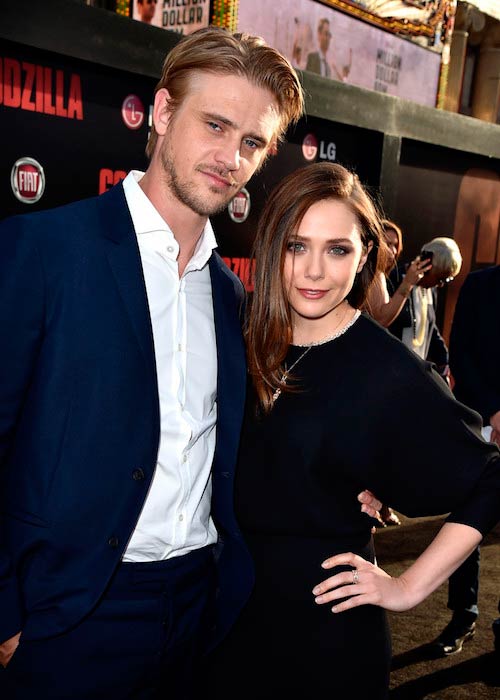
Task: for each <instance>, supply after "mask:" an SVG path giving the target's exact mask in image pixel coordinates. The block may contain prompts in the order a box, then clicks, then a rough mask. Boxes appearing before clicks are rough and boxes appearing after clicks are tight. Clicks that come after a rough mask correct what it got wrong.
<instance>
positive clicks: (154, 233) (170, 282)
mask: <svg viewBox="0 0 500 700" xmlns="http://www.w3.org/2000/svg"><path fill="white" fill-rule="evenodd" d="M142 175H143V173H140V172H138V171H132V172H131V173H129V175H128V176H127V177H126V178H125V180H124V182H123V188H124V190H125V197H126V199H127V204H128V207H129V210H130V214H131V216H132V221H133V223H134V228H135V232H136V235H137V241H138V244H139V251H140V255H141V262H142V268H143V271H144V279H145V282H146V291H147V297H148V304H149V312H150V316H151V323H152V327H153V338H154V349H155V358H156V374H157V379H158V393H159V398H160V428H161V434H160V445H159V449H158V461H157V464H156V469H155V473H154V477H153V480H152V483H151V487H150V490H149V493H148V495H147V498H146V501H145V502H144V506H143V509H142V512H141V515H140V517H139V520H138V522H137V525H136V527H135V530H134V532H133V534H132V537H131V539H130V542H129V543H128V546H127V549H126V551H125V554H124V557H123V559H124V561H135V562H139V561H157V560H161V559H169V558H171V557H174V556H179V555H181V554H185V553H187V552H190V551H192V550H194V549H198V548H200V547H204V546H205V545H208V544H211V543H213V542H215V541H216V539H217V532H216V529H215V525H214V523H213V521H212V519H211V517H210V501H211V492H212V485H211V466H212V460H213V455H214V450H215V423H216V418H217V404H216V398H217V396H216V388H217V349H216V339H215V325H214V312H213V305H212V285H211V280H210V271H209V267H208V260H209V258H210V256H211V254H212V250H213V248H215V247H216V245H217V243H216V241H215V236H214V233H213V230H212V227H211V225H210V222H207V224H206V226H205V228H204V230H203V233H202V235H201V237H200V240H199V241H198V244H197V246H196V249H195V252H194V254H193V257H192V258H191V260H190V261H189V263H188V265H187V266H186V269H185V270H184V273H183V275H182V277H181V278H179V269H178V265H177V257H178V254H179V244H178V243H177V241H176V240H175V238H174V235H173V233H172V231H171V230H170V228H169V226H168V224H167V223H166V222H165V221H164V220H163V219H162V217H161V216H160V214H159V213H158V211H157V210H156V209H155V207H154V206H153V204H152V203H151V202H150V200H149V199H148V197H147V196H146V195H145V194H144V192H143V191H142V189H141V188H140V186H139V185H138V182H139V180H140V179H141V177H142Z"/></svg>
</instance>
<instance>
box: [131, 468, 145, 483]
mask: <svg viewBox="0 0 500 700" xmlns="http://www.w3.org/2000/svg"><path fill="white" fill-rule="evenodd" d="M132 479H133V480H134V481H142V479H144V472H143V471H142V469H134V471H133V472H132Z"/></svg>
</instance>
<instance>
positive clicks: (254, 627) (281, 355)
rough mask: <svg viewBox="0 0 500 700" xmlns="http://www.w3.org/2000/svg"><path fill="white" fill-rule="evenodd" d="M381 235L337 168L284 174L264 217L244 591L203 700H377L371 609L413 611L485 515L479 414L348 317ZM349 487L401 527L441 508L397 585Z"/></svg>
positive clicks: (242, 510)
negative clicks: (209, 697)
mask: <svg viewBox="0 0 500 700" xmlns="http://www.w3.org/2000/svg"><path fill="white" fill-rule="evenodd" d="M380 236H381V231H380V224H379V222H378V218H377V214H376V211H375V209H374V206H373V204H372V202H371V200H370V199H369V198H368V197H367V195H366V193H365V192H364V190H363V188H362V187H361V185H360V183H359V180H358V179H357V177H356V176H355V175H352V174H351V173H349V172H348V171H346V170H345V169H344V168H342V167H341V166H339V165H333V164H327V163H323V164H317V165H312V166H309V167H307V168H304V169H302V170H300V171H297V172H295V173H293V174H292V175H290V176H288V177H287V178H285V179H284V180H283V181H282V182H281V183H280V184H279V185H278V187H277V188H276V189H275V190H274V192H273V193H272V194H271V196H270V197H269V200H268V202H267V204H266V207H265V209H264V212H263V215H262V218H261V222H260V225H259V229H258V233H257V238H256V264H257V268H256V280H255V293H254V299H253V304H252V309H251V312H250V318H249V321H248V327H247V332H246V338H247V344H248V362H249V371H250V376H251V382H250V386H249V391H248V402H247V412H246V419H245V424H244V429H243V433H242V438H241V446H240V457H239V466H238V470H237V475H236V484H235V508H236V513H237V517H238V519H239V523H240V526H241V529H242V531H243V535H244V538H245V541H246V543H247V545H248V547H249V550H250V553H251V554H252V557H253V560H254V563H255V573H256V579H255V588H254V591H253V594H252V596H251V599H250V600H249V602H248V605H247V606H246V608H245V609H244V611H243V613H242V615H241V618H240V620H239V621H238V623H237V624H236V626H235V628H234V629H233V630H232V632H231V633H230V634H229V635H228V637H227V639H226V641H225V643H224V644H223V645H222V646H221V647H220V649H219V651H218V653H217V656H216V657H215V658H214V661H213V667H212V670H213V672H214V673H215V680H216V688H215V692H216V694H217V696H218V697H223V698H226V697H227V698H229V697H233V698H234V697H238V698H251V697H253V698H271V697H272V698H280V699H281V698H286V699H287V700H288V699H290V698H304V697H322V696H321V695H318V696H317V695H316V693H324V694H325V695H324V697H335V698H337V697H339V698H340V697H343V696H342V695H341V693H348V694H349V695H348V696H349V697H363V696H365V694H366V697H370V698H371V700H374V699H377V700H379V699H382V698H386V696H387V690H388V681H389V663H390V658H391V650H390V635H389V631H388V627H387V621H386V615H385V611H384V608H387V609H390V610H407V609H409V608H411V607H413V606H414V605H416V604H418V603H419V602H420V601H421V600H423V599H424V598H425V597H426V596H427V595H429V594H430V593H431V592H432V591H433V590H434V589H435V588H437V587H438V586H439V585H440V584H441V583H442V582H443V581H444V580H446V578H447V577H448V576H449V574H450V573H451V571H452V570H453V569H454V568H456V567H457V566H458V565H459V564H460V562H461V561H463V560H464V559H465V558H466V557H467V556H468V554H469V553H470V552H471V551H472V550H473V549H474V547H475V546H476V545H477V544H478V542H479V541H480V539H481V532H485V531H487V530H488V529H489V528H491V527H492V526H493V525H494V524H495V523H496V521H497V519H498V517H499V515H500V495H499V493H500V468H499V464H500V456H499V452H498V449H497V448H496V447H495V446H492V445H490V444H487V443H485V442H484V441H482V439H481V438H480V436H479V427H480V426H479V418H478V416H477V415H476V414H475V413H473V412H472V411H470V410H468V409H467V408H465V407H464V406H462V405H461V404H459V403H457V402H456V401H455V400H454V399H453V397H452V395H451V393H450V392H449V390H448V389H447V387H446V386H445V385H444V383H443V382H442V381H441V380H440V379H436V378H435V374H434V372H433V370H432V368H431V367H430V366H429V365H428V364H426V363H424V362H422V361H421V360H420V359H419V358H418V357H416V356H415V355H414V354H413V353H411V352H409V351H408V350H407V349H406V348H405V347H404V346H403V345H402V344H401V343H400V342H399V341H398V340H396V339H395V338H394V337H392V336H391V335H390V334H389V333H387V332H386V331H384V330H383V329H382V328H380V326H379V325H378V324H376V323H375V322H373V321H372V320H371V319H370V318H369V317H367V316H364V315H361V314H360V312H359V311H358V308H359V307H360V306H362V304H363V302H364V300H365V296H366V291H367V289H368V287H369V285H370V283H371V281H372V279H373V277H374V275H375V274H376V271H377V256H378V249H379V243H380ZM388 406H390V407H393V408H394V407H396V408H397V410H396V411H394V414H393V416H392V417H391V420H390V421H388V420H387V407H388ZM424 414H425V415H426V416H427V418H428V421H426V426H427V427H426V430H425V432H424V433H423V434H422V431H421V428H422V421H421V416H422V415H424ZM433 443H435V444H436V447H435V448H434V450H433V451H432V454H430V453H431V450H429V447H428V446H429V444H433ZM409 444H412V445H415V449H413V450H410V451H409V450H408V445H409ZM419 445H420V448H421V449H419V448H418V446H419ZM408 452H410V453H411V454H410V455H409V456H408V457H407V456H406V455H407V453H408ZM402 454H404V455H405V459H404V460H402V459H401V455H402ZM364 488H369V489H370V490H371V491H372V492H374V493H376V494H377V496H378V497H379V498H381V499H382V500H383V501H384V502H388V503H391V504H393V505H394V506H395V507H396V508H397V509H398V510H400V511H402V512H404V513H407V514H409V515H417V514H419V515H424V514H425V515H430V514H438V513H444V512H449V511H454V512H453V515H452V516H451V521H450V522H447V523H446V524H445V525H444V527H443V529H442V531H441V533H440V534H439V535H438V537H437V538H436V539H435V540H434V542H433V543H432V545H431V546H430V547H429V549H428V550H427V551H426V552H425V553H424V554H423V555H422V556H421V557H420V558H419V559H418V560H417V561H416V562H415V564H414V565H413V566H411V567H410V568H409V569H408V570H407V571H406V572H405V573H404V574H403V575H402V576H400V577H399V578H391V577H390V576H389V575H388V574H386V573H385V572H384V571H383V570H382V569H381V568H379V567H377V566H376V565H375V564H374V561H375V559H374V556H375V555H374V550H373V541H372V536H371V532H370V530H371V521H370V520H369V518H367V517H366V516H365V515H364V514H363V513H361V512H359V511H358V504H357V500H356V496H357V494H358V493H359V492H360V491H361V490H362V489H364ZM313 589H314V590H313ZM332 609H333V612H332ZM327 694H328V695H327Z"/></svg>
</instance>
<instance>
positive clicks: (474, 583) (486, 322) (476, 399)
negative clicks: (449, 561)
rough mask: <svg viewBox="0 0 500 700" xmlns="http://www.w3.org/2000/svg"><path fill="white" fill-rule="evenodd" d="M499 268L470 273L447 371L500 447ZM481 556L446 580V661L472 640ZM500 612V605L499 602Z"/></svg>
mask: <svg viewBox="0 0 500 700" xmlns="http://www.w3.org/2000/svg"><path fill="white" fill-rule="evenodd" d="M498 309H500V266H499V265H497V266H495V267H490V268H487V269H484V270H478V271H476V272H472V273H470V274H469V275H468V276H467V278H466V279H465V282H464V283H463V285H462V287H461V289H460V293H459V296H458V300H457V305H456V307H455V313H454V316H453V323H452V327H451V334H450V367H451V373H452V376H453V379H454V387H453V393H454V394H455V396H456V397H457V399H458V400H459V401H461V402H462V403H464V404H466V405H467V406H470V407H471V408H473V409H474V410H476V411H477V412H478V413H480V414H481V417H482V419H483V424H484V426H485V427H486V431H485V433H486V437H487V439H489V440H492V441H493V442H495V443H496V444H497V445H500V377H499V374H498V358H499V357H500V324H499V323H498V321H497V320H496V319H497V317H498ZM479 565H480V552H479V548H478V549H476V550H475V551H474V552H473V553H472V554H471V556H470V557H469V558H468V559H467V561H465V562H464V563H463V564H462V566H461V567H460V568H458V569H457V570H456V571H455V572H454V574H452V576H450V579H449V584H448V608H450V610H452V611H453V615H452V618H451V620H450V622H449V624H448V625H447V626H446V627H445V629H444V630H443V631H442V633H441V634H440V635H439V637H438V638H437V640H436V641H435V642H434V649H435V651H436V652H437V653H438V654H440V655H443V656H449V655H450V654H454V653H456V652H458V651H460V650H461V649H462V646H463V644H464V642H466V641H468V640H470V639H472V637H473V636H474V633H475V626H476V619H477V617H478V615H479V608H478V596H479ZM499 612H500V602H499ZM493 630H494V636H495V649H496V650H497V651H500V618H499V619H497V620H495V621H494V623H493Z"/></svg>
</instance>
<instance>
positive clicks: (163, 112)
mask: <svg viewBox="0 0 500 700" xmlns="http://www.w3.org/2000/svg"><path fill="white" fill-rule="evenodd" d="M169 104H170V93H169V91H168V90H167V89H166V88H160V89H159V90H158V92H157V93H156V95H155V99H154V104H153V124H154V127H155V129H156V133H157V134H158V136H164V135H165V133H166V131H167V128H168V124H169V122H170V118H171V116H172V112H171V111H170V109H169Z"/></svg>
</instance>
